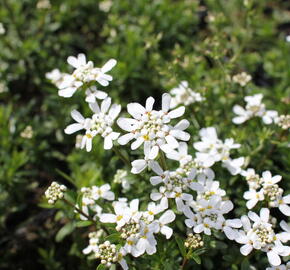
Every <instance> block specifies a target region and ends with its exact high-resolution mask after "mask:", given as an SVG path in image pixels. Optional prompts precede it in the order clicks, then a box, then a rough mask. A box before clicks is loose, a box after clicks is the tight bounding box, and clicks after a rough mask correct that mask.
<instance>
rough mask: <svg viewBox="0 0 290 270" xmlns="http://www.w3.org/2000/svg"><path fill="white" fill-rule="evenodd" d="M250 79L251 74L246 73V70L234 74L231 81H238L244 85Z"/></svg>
mask: <svg viewBox="0 0 290 270" xmlns="http://www.w3.org/2000/svg"><path fill="white" fill-rule="evenodd" d="M251 80H252V76H251V75H249V74H247V73H246V72H242V73H240V74H236V75H234V76H233V81H234V82H235V83H238V84H239V85H240V86H243V87H244V86H246V85H247V83H248V82H250V81H251Z"/></svg>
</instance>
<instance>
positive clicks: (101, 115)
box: [64, 97, 121, 152]
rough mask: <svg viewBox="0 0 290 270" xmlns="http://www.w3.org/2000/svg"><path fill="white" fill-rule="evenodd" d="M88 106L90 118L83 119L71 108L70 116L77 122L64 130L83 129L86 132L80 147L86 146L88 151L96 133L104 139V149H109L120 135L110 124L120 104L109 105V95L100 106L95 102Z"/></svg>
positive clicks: (118, 110)
mask: <svg viewBox="0 0 290 270" xmlns="http://www.w3.org/2000/svg"><path fill="white" fill-rule="evenodd" d="M89 106H90V108H91V110H92V111H93V112H94V114H93V116H92V118H86V119H85V118H84V117H83V116H82V115H81V114H80V113H79V112H78V111H76V110H73V111H72V112H71V116H72V118H73V119H74V120H75V121H76V122H77V123H75V124H71V125H69V126H68V127H67V128H66V129H65V130H64V132H65V133H66V134H72V133H74V132H76V131H79V130H81V129H85V130H86V134H85V135H84V136H83V138H82V143H81V149H83V148H84V147H85V146H86V150H87V151H88V152H89V151H91V150H92V140H93V138H94V137H95V136H96V135H97V134H100V135H101V136H102V137H103V138H104V139H105V140H104V149H111V148H112V147H113V141H114V140H116V139H117V138H118V137H119V135H120V134H119V133H117V132H114V131H113V130H112V125H113V124H114V121H115V119H116V118H117V116H118V115H119V113H120V111H121V106H120V105H117V104H113V105H112V106H111V98H109V97H107V98H106V99H104V100H103V102H102V104H101V108H100V107H99V105H98V104H97V103H90V105H89ZM110 106H111V108H110ZM109 108H110V109H109Z"/></svg>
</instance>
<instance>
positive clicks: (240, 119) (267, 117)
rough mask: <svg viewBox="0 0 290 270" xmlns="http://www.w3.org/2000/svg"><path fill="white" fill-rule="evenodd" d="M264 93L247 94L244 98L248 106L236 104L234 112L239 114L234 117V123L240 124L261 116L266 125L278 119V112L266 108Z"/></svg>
mask: <svg viewBox="0 0 290 270" xmlns="http://www.w3.org/2000/svg"><path fill="white" fill-rule="evenodd" d="M262 98H263V95H262V94H256V95H253V96H246V97H245V98H244V99H245V101H246V103H247V104H246V108H243V107H241V106H240V105H235V106H234V107H233V112H234V113H235V114H236V115H237V116H236V117H234V118H233V120H232V121H233V123H235V124H237V125H239V124H242V123H244V122H246V121H247V120H249V119H250V118H252V117H261V118H262V120H263V122H264V123H265V124H266V125H269V124H271V123H273V122H275V121H276V119H277V117H278V113H277V112H276V111H273V110H266V109H265V104H264V103H262Z"/></svg>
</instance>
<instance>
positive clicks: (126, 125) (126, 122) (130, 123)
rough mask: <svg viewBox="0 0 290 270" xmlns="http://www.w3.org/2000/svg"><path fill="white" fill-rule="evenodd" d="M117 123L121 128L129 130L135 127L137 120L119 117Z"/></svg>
mask: <svg viewBox="0 0 290 270" xmlns="http://www.w3.org/2000/svg"><path fill="white" fill-rule="evenodd" d="M117 124H118V126H119V127H120V128H121V129H123V130H126V131H129V132H131V131H133V130H134V129H136V125H137V124H138V121H137V120H135V119H131V118H122V117H121V118H119V119H118V120H117Z"/></svg>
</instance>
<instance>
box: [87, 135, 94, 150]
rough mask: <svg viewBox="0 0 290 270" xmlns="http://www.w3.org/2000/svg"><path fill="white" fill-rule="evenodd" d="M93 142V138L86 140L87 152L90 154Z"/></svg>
mask: <svg viewBox="0 0 290 270" xmlns="http://www.w3.org/2000/svg"><path fill="white" fill-rule="evenodd" d="M92 141H93V140H92V139H91V138H88V139H87V140H86V150H87V152H90V151H91V150H92Z"/></svg>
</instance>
